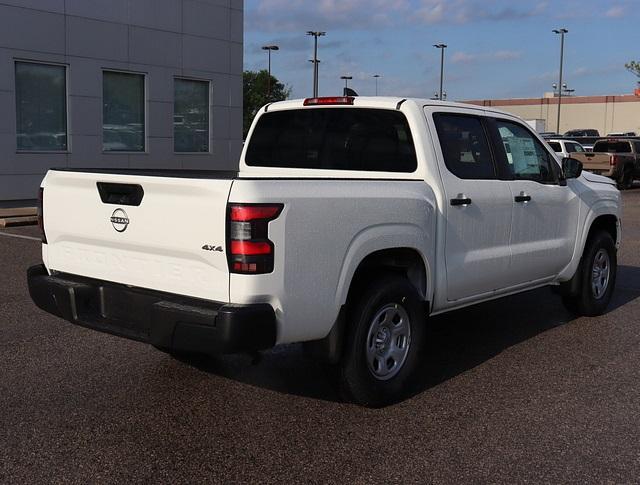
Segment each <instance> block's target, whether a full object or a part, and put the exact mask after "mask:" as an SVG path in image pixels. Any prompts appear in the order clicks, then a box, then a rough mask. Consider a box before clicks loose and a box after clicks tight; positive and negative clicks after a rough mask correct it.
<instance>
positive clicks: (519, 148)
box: [496, 119, 556, 183]
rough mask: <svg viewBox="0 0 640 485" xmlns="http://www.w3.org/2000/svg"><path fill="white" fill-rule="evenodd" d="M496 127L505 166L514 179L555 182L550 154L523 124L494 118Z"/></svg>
mask: <svg viewBox="0 0 640 485" xmlns="http://www.w3.org/2000/svg"><path fill="white" fill-rule="evenodd" d="M496 127H497V130H498V133H499V136H500V139H501V140H502V145H503V146H504V151H505V154H506V162H507V166H508V168H509V170H510V172H511V175H512V176H513V178H514V179H515V180H532V181H534V182H540V183H556V175H555V173H554V170H553V166H552V164H553V163H555V162H554V161H553V160H552V159H551V155H550V154H549V152H548V151H547V150H546V149H545V148H544V146H543V145H542V144H541V143H540V142H539V141H538V140H537V139H536V138H535V137H534V136H533V135H532V134H531V133H530V132H529V131H528V130H527V129H525V128H524V127H523V126H520V125H518V124H517V123H512V122H510V121H505V120H500V119H497V120H496Z"/></svg>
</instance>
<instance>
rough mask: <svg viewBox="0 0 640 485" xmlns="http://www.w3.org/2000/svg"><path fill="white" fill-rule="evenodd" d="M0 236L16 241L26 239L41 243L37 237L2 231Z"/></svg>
mask: <svg viewBox="0 0 640 485" xmlns="http://www.w3.org/2000/svg"><path fill="white" fill-rule="evenodd" d="M0 236H6V237H15V238H18V239H28V240H29V241H38V242H40V241H41V239H40V238H39V237H33V236H23V235H22V234H12V233H10V232H2V231H0Z"/></svg>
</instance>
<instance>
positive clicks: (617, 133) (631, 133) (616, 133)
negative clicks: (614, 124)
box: [607, 131, 638, 137]
mask: <svg viewBox="0 0 640 485" xmlns="http://www.w3.org/2000/svg"><path fill="white" fill-rule="evenodd" d="M607 136H609V137H613V136H638V135H637V134H636V132H635V131H614V132H613V133H609V134H608V135H607Z"/></svg>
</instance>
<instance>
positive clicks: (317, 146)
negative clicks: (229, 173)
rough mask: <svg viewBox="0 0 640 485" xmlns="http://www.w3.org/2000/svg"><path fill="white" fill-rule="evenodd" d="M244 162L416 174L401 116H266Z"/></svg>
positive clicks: (336, 111)
mask: <svg viewBox="0 0 640 485" xmlns="http://www.w3.org/2000/svg"><path fill="white" fill-rule="evenodd" d="M245 162H246V164H247V165H249V166H256V167H283V168H304V169H325V170H356V171H371V172H405V173H411V172H414V171H415V170H416V168H417V166H418V163H417V157H416V150H415V146H414V143H413V137H412V135H411V129H410V128H409V123H408V121H407V118H406V117H405V116H404V114H402V113H401V112H399V111H392V110H382V109H365V108H307V109H296V110H285V111H274V112H271V113H265V114H264V115H262V117H261V118H260V120H259V121H258V124H257V125H256V128H255V130H254V131H253V134H252V136H251V138H250V140H249V146H248V147H247V153H246V157H245Z"/></svg>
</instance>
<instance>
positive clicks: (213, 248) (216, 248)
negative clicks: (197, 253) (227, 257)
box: [202, 244, 224, 253]
mask: <svg viewBox="0 0 640 485" xmlns="http://www.w3.org/2000/svg"><path fill="white" fill-rule="evenodd" d="M202 249H203V250H205V251H212V252H216V253H224V249H222V246H209V245H208V244H205V245H204V246H202Z"/></svg>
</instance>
